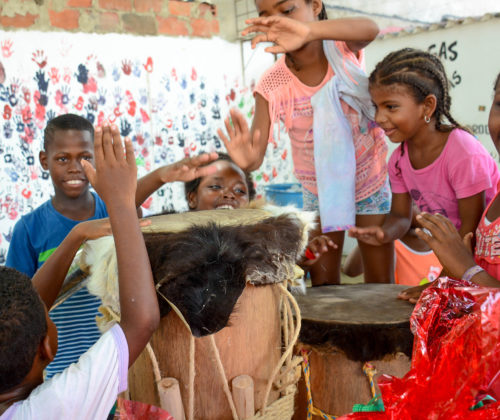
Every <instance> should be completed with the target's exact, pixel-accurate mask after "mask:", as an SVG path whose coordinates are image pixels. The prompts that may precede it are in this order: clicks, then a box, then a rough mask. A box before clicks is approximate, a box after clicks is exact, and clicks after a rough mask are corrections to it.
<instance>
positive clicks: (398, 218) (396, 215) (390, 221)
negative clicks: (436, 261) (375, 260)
mask: <svg viewBox="0 0 500 420" xmlns="http://www.w3.org/2000/svg"><path fill="white" fill-rule="evenodd" d="M411 214H412V201H411V197H410V194H408V193H402V194H393V195H392V204H391V212H390V213H389V214H388V215H387V216H386V218H385V220H384V224H383V225H382V226H369V227H353V228H351V229H349V236H351V237H353V238H357V239H359V240H360V241H363V242H366V243H367V244H370V245H382V244H386V243H389V242H391V241H394V240H396V239H399V238H401V237H403V236H404V234H405V233H406V232H408V229H410V226H411V219H412V217H411Z"/></svg>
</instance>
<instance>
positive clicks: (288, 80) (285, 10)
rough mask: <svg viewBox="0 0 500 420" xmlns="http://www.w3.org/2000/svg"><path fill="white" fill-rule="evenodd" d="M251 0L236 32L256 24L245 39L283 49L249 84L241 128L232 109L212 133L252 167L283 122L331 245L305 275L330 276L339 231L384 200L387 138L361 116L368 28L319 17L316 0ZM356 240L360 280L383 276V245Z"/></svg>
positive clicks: (369, 217)
mask: <svg viewBox="0 0 500 420" xmlns="http://www.w3.org/2000/svg"><path fill="white" fill-rule="evenodd" d="M255 4H256V6H257V10H258V12H259V16H260V17H259V18H257V19H250V20H248V21H247V23H249V24H250V25H252V26H250V27H249V28H247V29H246V30H245V31H244V32H243V35H246V34H248V33H251V32H263V34H260V35H257V36H256V37H255V38H254V39H253V41H252V46H255V45H256V44H257V43H259V42H267V41H270V42H273V43H274V44H275V45H274V46H272V47H268V48H267V49H266V51H267V52H272V53H285V54H284V55H283V56H282V57H281V58H280V59H279V60H278V61H277V62H276V64H275V65H273V66H272V67H271V68H270V69H269V70H267V71H266V72H265V74H264V75H263V76H262V78H261V80H260V81H259V83H258V85H257V88H256V90H255V116H254V119H253V124H252V128H251V130H250V132H249V131H248V127H247V125H246V121H245V119H244V117H243V116H242V115H241V114H240V113H238V112H237V111H235V110H232V111H231V113H230V115H231V120H232V125H230V124H229V121H228V120H226V129H227V133H228V136H229V139H228V138H227V137H226V136H225V135H224V134H223V133H222V131H219V136H220V137H221V138H222V140H223V141H224V144H225V145H226V148H227V150H228V153H229V155H230V156H231V157H232V158H233V159H234V161H235V162H236V163H237V164H238V165H239V166H240V167H242V168H244V169H245V170H254V169H256V168H258V167H259V166H260V165H261V163H262V160H263V158H264V155H265V151H266V146H267V144H268V139H270V138H271V137H272V134H273V125H274V123H275V122H277V121H278V120H281V121H284V124H285V127H286V128H287V130H288V133H289V136H290V140H291V145H292V157H293V162H294V167H295V175H296V176H297V178H298V179H299V181H300V183H301V184H302V186H303V189H304V209H305V210H318V209H319V211H320V218H321V223H320V229H321V230H322V231H323V232H325V233H326V235H327V236H328V237H329V238H330V239H331V240H332V241H333V242H335V243H336V244H337V245H338V247H336V248H335V247H330V248H329V250H328V251H327V252H326V253H325V254H324V255H322V256H321V257H320V258H319V260H318V262H317V263H316V264H314V265H313V266H312V267H311V277H312V283H313V285H322V284H338V283H339V280H340V269H339V267H340V260H341V255H342V253H341V251H342V245H343V241H344V230H346V229H347V228H348V227H351V226H353V225H354V223H356V225H359V226H369V225H372V224H382V222H383V220H384V217H385V216H384V215H385V213H387V212H388V211H389V209H390V188H389V185H388V181H387V167H386V154H387V145H386V143H385V139H384V136H383V132H382V130H380V129H378V128H376V127H374V125H373V124H371V123H370V122H368V120H369V115H368V114H370V113H371V111H372V110H371V103H370V100H369V97H368V92H367V89H365V88H364V87H367V82H366V76H365V75H364V72H363V71H362V70H361V67H362V63H363V54H362V48H364V47H365V46H366V45H368V44H369V43H370V42H371V41H372V40H373V39H374V38H375V36H376V35H377V33H378V28H377V26H376V24H375V23H374V22H373V21H371V20H369V19H364V18H358V19H336V20H327V16H326V12H325V7H324V5H323V2H322V1H320V0H286V1H279V2H276V1H275V0H256V2H255ZM333 40H335V41H333ZM334 67H335V68H334ZM323 88H324V89H323ZM332 92H333V93H332ZM313 95H314V98H313V99H314V100H313V101H311V98H312V97H313ZM339 97H340V99H339ZM326 110H328V111H326ZM313 115H314V120H313ZM366 115H368V118H367V117H366ZM313 125H314V128H313ZM313 130H314V147H313ZM325 149H326V150H325ZM318 197H319V201H318ZM339 216H340V217H339ZM319 234H321V231H320V230H318V231H317V232H315V233H314V234H313V235H319ZM360 247H361V251H362V255H363V261H364V265H365V267H366V276H365V281H367V282H388V281H389V282H390V281H391V280H392V278H393V272H394V268H393V263H392V255H393V248H392V244H387V245H385V246H384V247H381V248H376V247H373V246H371V245H369V244H365V243H361V244H360Z"/></svg>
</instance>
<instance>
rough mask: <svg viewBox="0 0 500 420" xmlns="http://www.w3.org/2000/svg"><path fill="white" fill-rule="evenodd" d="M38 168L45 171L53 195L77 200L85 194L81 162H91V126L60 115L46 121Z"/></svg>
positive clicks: (86, 189)
mask: <svg viewBox="0 0 500 420" xmlns="http://www.w3.org/2000/svg"><path fill="white" fill-rule="evenodd" d="M43 147H44V150H43V151H41V152H40V156H39V157H40V163H41V165H42V168H43V169H44V170H46V171H49V173H50V177H51V178H52V183H53V184H54V189H55V192H56V196H57V195H58V194H63V195H64V196H67V197H72V198H75V197H79V196H81V195H82V194H85V193H87V192H88V187H89V184H88V180H87V177H86V176H85V173H84V171H83V168H82V166H81V163H80V162H81V161H82V159H84V160H88V161H91V162H92V161H93V159H94V127H93V126H92V124H91V123H90V122H89V121H88V120H86V119H85V118H83V117H80V116H78V115H75V114H64V115H61V116H59V117H56V118H54V119H52V120H50V121H49V123H48V124H47V127H46V128H45V132H44V140H43Z"/></svg>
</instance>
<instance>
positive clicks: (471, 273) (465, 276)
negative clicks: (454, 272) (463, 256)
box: [462, 265, 484, 281]
mask: <svg viewBox="0 0 500 420" xmlns="http://www.w3.org/2000/svg"><path fill="white" fill-rule="evenodd" d="M481 271H484V268H483V267H479V266H478V265H474V266H473V267H471V268H468V269H467V270H465V273H464V274H463V276H462V280H465V281H470V279H471V278H472V277H474V276H475V275H476V274H477V273H480V272H481Z"/></svg>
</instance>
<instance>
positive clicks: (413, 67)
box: [369, 48, 459, 132]
mask: <svg viewBox="0 0 500 420" xmlns="http://www.w3.org/2000/svg"><path fill="white" fill-rule="evenodd" d="M369 81H370V93H371V94H372V99H374V100H373V102H374V103H375V105H376V106H377V114H378V113H379V111H380V109H379V108H380V107H379V105H380V104H378V103H377V101H376V100H375V98H374V96H375V95H374V93H381V92H382V93H386V95H385V100H386V101H387V98H388V95H387V94H390V93H393V94H396V95H397V94H402V93H406V94H409V95H410V96H411V97H412V98H413V100H414V102H415V104H416V105H419V106H421V107H420V111H422V114H423V115H420V114H416V113H413V115H409V116H411V117H412V119H422V121H415V122H416V123H421V122H424V121H425V123H427V124H429V123H431V122H432V123H433V124H434V125H435V128H436V130H437V131H442V132H446V131H449V129H450V127H449V125H446V124H444V118H446V119H447V120H448V123H449V124H451V126H452V127H459V124H458V123H457V122H456V121H455V120H454V119H453V117H452V116H451V114H450V106H451V98H450V94H449V87H448V86H449V83H448V79H447V77H446V72H445V70H444V67H443V64H442V63H441V61H440V60H439V58H438V57H436V56H435V55H433V54H430V53H428V52H425V51H421V50H416V49H412V48H404V49H402V50H399V51H394V52H392V53H390V54H389V55H387V56H386V57H385V58H384V59H383V60H382V61H381V62H379V63H378V64H377V66H376V67H375V69H374V70H373V71H372V73H371V75H370V79H369ZM393 108H394V107H393ZM391 110H393V109H391ZM391 110H389V111H391ZM376 120H377V122H379V121H378V119H377V118H376ZM379 124H380V122H379ZM381 125H382V124H381Z"/></svg>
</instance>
